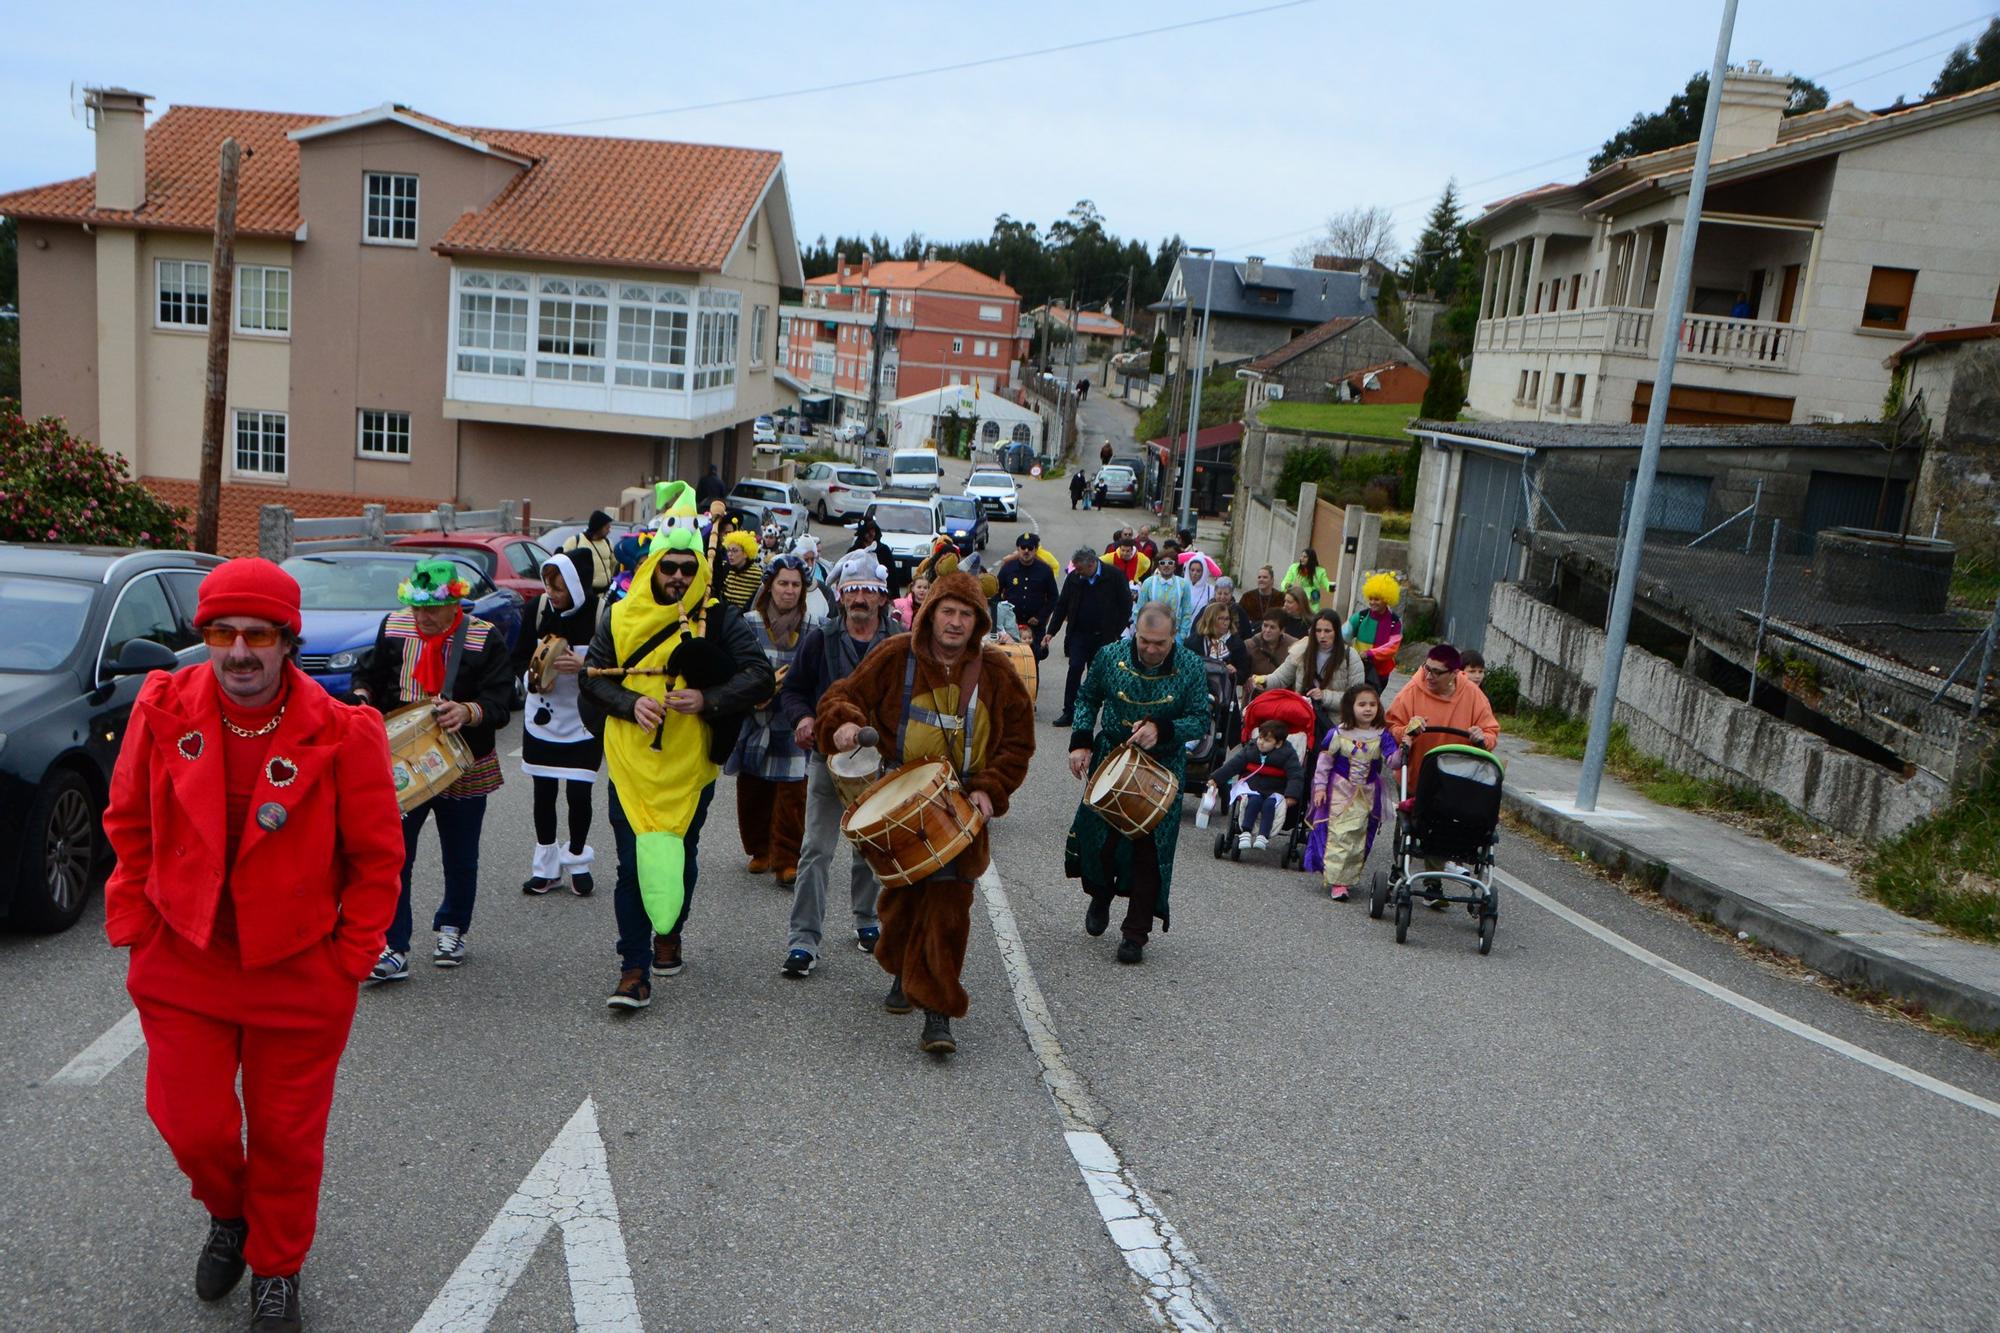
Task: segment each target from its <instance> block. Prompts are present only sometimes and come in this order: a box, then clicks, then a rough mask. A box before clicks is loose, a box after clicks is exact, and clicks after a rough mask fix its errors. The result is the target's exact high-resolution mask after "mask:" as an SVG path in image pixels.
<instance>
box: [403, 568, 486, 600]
mask: <svg viewBox="0 0 2000 1333" xmlns="http://www.w3.org/2000/svg"><path fill="white" fill-rule="evenodd" d="M471 595H472V585H471V584H470V583H468V582H466V579H465V571H464V570H463V569H460V568H459V567H458V564H457V563H456V562H455V561H451V560H419V561H417V567H416V568H415V569H413V570H411V571H410V577H408V578H407V579H404V580H403V581H402V582H401V583H400V584H398V585H396V600H397V601H399V602H401V603H402V604H403V605H404V606H456V605H457V604H458V603H459V602H461V601H464V600H465V599H466V598H467V597H470V596H471Z"/></svg>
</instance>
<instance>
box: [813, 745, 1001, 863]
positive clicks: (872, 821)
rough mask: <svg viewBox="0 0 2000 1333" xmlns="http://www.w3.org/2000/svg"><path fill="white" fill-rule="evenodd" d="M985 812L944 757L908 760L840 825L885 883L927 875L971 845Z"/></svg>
mask: <svg viewBox="0 0 2000 1333" xmlns="http://www.w3.org/2000/svg"><path fill="white" fill-rule="evenodd" d="M985 823H986V816H984V815H982V814H980V813H979V811H978V810H977V809H976V808H974V806H973V804H972V802H971V801H969V800H967V799H966V797H965V793H964V791H962V790H961V789H960V788H959V785H958V782H957V781H956V780H955V779H954V778H953V777H952V773H951V765H950V764H947V763H945V762H944V761H943V760H939V759H920V760H917V761H915V762H913V763H908V764H904V765H903V766H902V767H901V768H899V769H896V770H895V771H894V772H892V773H890V774H889V775H888V776H887V777H885V778H883V779H881V780H880V781H879V782H877V783H875V784H874V785H873V786H872V787H870V788H869V789H868V790H867V791H866V792H865V793H864V794H863V795H862V797H861V799H860V800H859V801H856V802H855V803H854V805H853V807H852V808H851V809H849V810H848V812H847V813H846V814H844V815H842V816H841V817H840V831H841V832H842V833H844V834H846V835H847V840H848V841H849V842H851V843H853V844H854V850H855V851H856V852H857V853H858V854H859V855H860V857H861V859H862V860H864V861H866V862H867V863H868V866H869V868H870V869H872V870H873V871H874V872H875V877H876V878H877V879H879V880H881V881H882V887H883V888H885V889H894V888H900V887H901V886H903V885H905V884H914V883H916V882H917V881H918V880H921V879H928V878H930V877H931V876H932V875H935V874H937V873H938V872H939V871H941V870H943V869H945V868H946V867H948V866H949V865H950V864H951V863H952V862H953V861H955V860H957V859H958V856H959V854H960V853H962V852H963V851H965V849H966V848H968V847H970V846H971V845H972V840H973V839H974V838H977V837H978V836H979V830H980V828H981V827H983V826H984V825H985Z"/></svg>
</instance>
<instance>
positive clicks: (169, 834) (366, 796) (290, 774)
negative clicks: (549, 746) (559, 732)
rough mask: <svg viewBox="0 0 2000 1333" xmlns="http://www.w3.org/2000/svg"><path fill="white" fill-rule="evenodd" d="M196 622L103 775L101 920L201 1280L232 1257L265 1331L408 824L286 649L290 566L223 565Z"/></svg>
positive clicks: (295, 1269)
mask: <svg viewBox="0 0 2000 1333" xmlns="http://www.w3.org/2000/svg"><path fill="white" fill-rule="evenodd" d="M195 625H196V628H197V629H198V630H199V631H200V633H201V636H202V639H203V641H204V642H205V643H206V644H207V645H208V661H207V663H206V664H205V665H202V666H197V667H191V668H189V669H187V670H185V671H180V672H172V673H169V672H159V673H156V674H154V675H153V676H151V677H149V678H148V679H147V681H146V683H145V685H144V686H143V687H142V688H141V689H140V691H139V698H138V702H137V703H136V704H135V705H134V706H133V709H132V717H131V722H130V725H129V727H128V729H127V731H126V733H125V736H124V738H123V745H122V747H121V749H120V750H119V755H118V765H117V767H116V769H115V770H114V771H113V773H112V779H111V798H110V803H109V804H108V805H107V806H106V807H105V811H104V831H105V835H106V837H107V838H108V839H109V840H110V843H111V847H112V850H113V851H114V852H116V853H117V857H118V861H117V865H116V867H115V868H114V869H113V870H112V872H111V876H110V878H109V879H108V880H107V881H106V883H105V886H104V929H105V934H106V935H107V936H108V937H109V938H110V941H111V943H112V944H113V945H114V946H117V947H119V948H129V949H130V950H131V951H132V953H131V961H130V967H129V971H128V973H127V978H126V988H127V989H128V990H129V991H130V992H131V995H132V1000H133V1003H134V1004H135V1005H136V1006H137V1007H138V1012H139V1024H140V1027H141V1028H142V1029H143V1030H144V1032H145V1034H146V1110H147V1113H148V1114H149V1115H151V1117H152V1119H153V1123H154V1125H156V1126H157V1127H158V1129H159V1131H160V1137H161V1138H163V1139H165V1140H166V1143H167V1147H168V1148H169V1149H170V1150H171V1151H172V1152H173V1155H174V1162H175V1163H176V1165H178V1166H179V1167H180V1169H181V1171H182V1172H183V1173H185V1174H186V1176H187V1177H188V1180H189V1182H190V1183H191V1184H192V1186H193V1193H194V1197H195V1199H196V1200H197V1201H198V1202H199V1203H200V1204H201V1205H202V1207H204V1208H205V1209H207V1210H208V1214H209V1223H208V1236H207V1239H206V1241H205V1242H204V1243H203V1245H202V1247H201V1251H200V1254H199V1256H198V1257H197V1259H196V1261H195V1273H194V1289H195V1295H196V1296H198V1297H200V1298H201V1299H202V1300H204V1301H217V1300H221V1299H222V1298H223V1297H224V1296H226V1295H228V1294H229V1293H230V1291H232V1290H233V1289H234V1288H235V1287H236V1284H237V1283H238V1282H239V1281H241V1280H242V1277H243V1272H244V1269H245V1268H246V1267H248V1269H249V1270H250V1272H251V1275H252V1277H251V1287H250V1308H251V1319H250V1327H251V1328H252V1329H253V1330H264V1331H265V1333H281V1331H283V1330H295V1329H298V1328H300V1327H302V1326H303V1315H302V1311H301V1303H300V1297H299V1270H300V1269H301V1268H302V1267H303V1266H304V1264H305V1259H306V1254H307V1252H308V1251H309V1250H310V1249H311V1248H312V1241H313V1233H314V1230H315V1229H316V1227H317V1223H318V1217H319V1191H320V1176H321V1173H322V1171H323V1169H324V1166H325V1159H326V1146H325V1145H326V1123H327V1115H328V1112H329V1111H330V1109H331V1108H332V1105H333V1090H334V1073H335V1070H336V1068H337V1067H338V1066H339V1064H340V1056H341V1052H342V1051H343V1050H345V1049H346V1046H347V1036H348V1029H349V1028H350V1026H351V1025H352V1023H353V1021H354V1005H355V996H356V994H357V991H358V987H359V985H360V983H361V981H362V979H363V978H364V977H366V976H367V975H368V974H369V969H370V968H371V967H373V966H374V965H375V961H376V957H377V955H378V954H379V953H380V952H381V949H382V936H383V932H384V931H385V930H386V929H387V928H388V925H389V917H390V915H391V914H392V913H393V912H394V911H395V909H396V893H397V888H396V874H397V870H398V868H399V867H400V866H401V865H402V862H403V843H402V839H401V837H400V836H398V832H397V810H396V792H395V788H394V786H393V784H392V781H391V779H390V776H389V745H388V741H387V739H386V737H385V736H384V735H383V731H382V722H381V719H380V718H378V717H376V716H375V715H374V714H373V713H371V712H369V711H368V710H366V709H363V708H356V707H353V706H350V705H348V704H343V703H338V702H336V701H335V700H334V699H333V698H332V697H331V696H330V695H328V694H327V693H326V691H324V690H322V689H321V688H320V687H319V686H318V685H317V684H316V683H315V682H314V681H313V679H312V678H311V677H310V676H307V675H306V674H305V673H304V672H302V671H300V670H299V668H298V666H297V664H296V663H295V661H294V658H295V657H296V655H297V653H298V647H299V627H300V618H299V585H298V584H297V582H295V581H294V580H293V578H292V576H291V575H289V574H287V573H285V572H284V571H283V570H282V569H280V568H278V566H276V565H274V564H272V563H271V562H270V561H268V560H256V559H246V560H231V561H229V562H228V563H226V564H224V565H221V566H219V567H217V568H216V569H214V570H212V571H211V572H210V573H209V574H208V576H207V577H206V578H204V579H203V580H202V583H201V589H200V596H199V600H198V601H197V603H196V607H195ZM239 1080H240V1082H241V1091H240V1093H239V1090H238V1083H239ZM246 1120H247V1121H248V1122H249V1124H248V1134H247V1136H246V1134H245V1132H244V1122H245V1121H246ZM104 1322H107V1321H105V1320H102V1319H97V1318H93V1319H91V1320H89V1321H88V1323H89V1324H90V1325H91V1326H93V1327H95V1326H99V1325H100V1324H102V1323H104ZM108 1322H119V1323H122V1322H124V1321H123V1320H122V1319H117V1320H110V1321H108ZM189 1322H193V1321H189Z"/></svg>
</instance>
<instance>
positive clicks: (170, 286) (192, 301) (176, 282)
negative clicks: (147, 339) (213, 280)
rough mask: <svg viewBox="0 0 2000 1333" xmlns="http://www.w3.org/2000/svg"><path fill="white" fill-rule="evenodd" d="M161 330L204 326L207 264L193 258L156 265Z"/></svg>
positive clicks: (206, 318) (205, 322)
mask: <svg viewBox="0 0 2000 1333" xmlns="http://www.w3.org/2000/svg"><path fill="white" fill-rule="evenodd" d="M156 271H157V272H158V275H159V287H160V299H159V303H158V311H159V314H158V317H157V322H158V324H159V326H160V327H161V328H163V329H205V328H207V327H208V265H207V264H205V263H203V262H201V261H200V260H195V259H162V260H160V261H159V264H158V265H157V268H156Z"/></svg>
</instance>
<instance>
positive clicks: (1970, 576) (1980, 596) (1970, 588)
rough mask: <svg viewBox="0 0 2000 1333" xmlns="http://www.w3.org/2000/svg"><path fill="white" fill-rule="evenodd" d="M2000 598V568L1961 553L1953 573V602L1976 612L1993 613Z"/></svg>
mask: <svg viewBox="0 0 2000 1333" xmlns="http://www.w3.org/2000/svg"><path fill="white" fill-rule="evenodd" d="M1996 597H2000V566H1996V565H1989V564H1987V563H1985V562H1984V561H1980V560H1977V559H1973V558H1970V557H1968V556H1966V555H1965V554H1963V553H1961V554H1960V555H1959V557H1958V563H1957V565H1955V566H1954V567H1953V568H1952V571H1951V600H1952V601H1953V602H1954V603H1956V604H1957V605H1959V606H1963V607H1970V608H1971V609H1972V610H1975V611H1991V610H1992V609H1993V600H1994V599H1995V598H1996Z"/></svg>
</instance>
